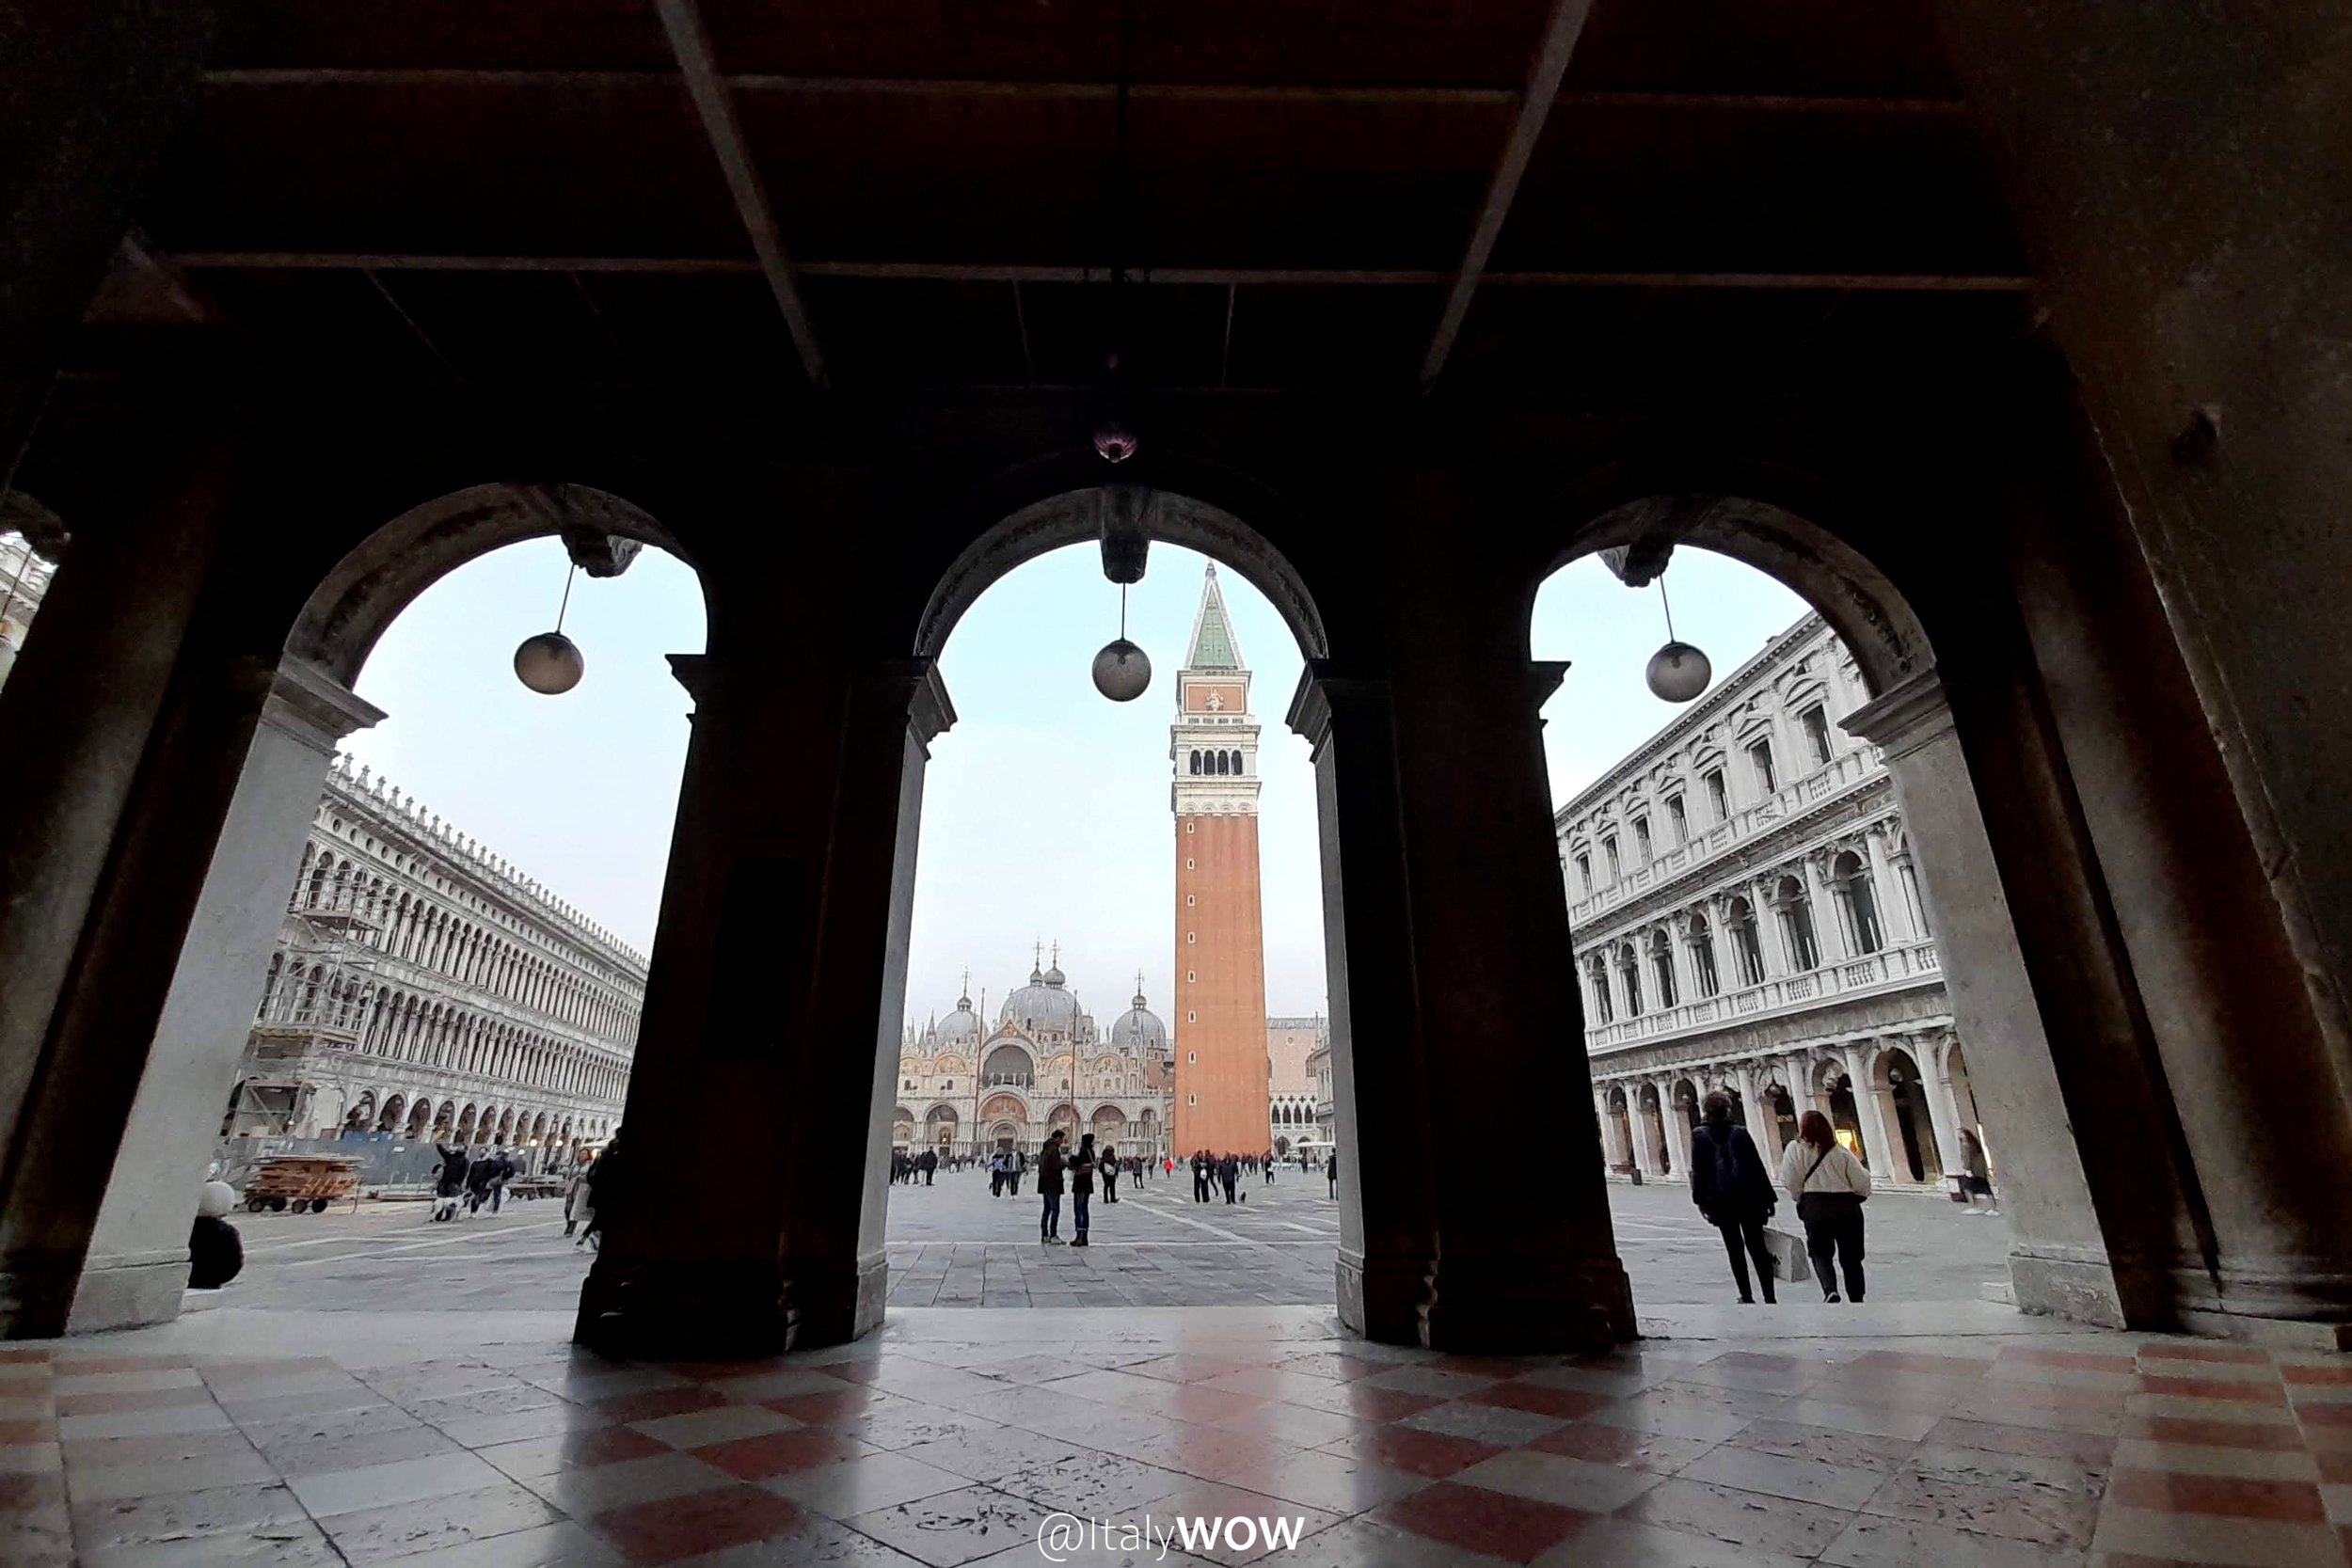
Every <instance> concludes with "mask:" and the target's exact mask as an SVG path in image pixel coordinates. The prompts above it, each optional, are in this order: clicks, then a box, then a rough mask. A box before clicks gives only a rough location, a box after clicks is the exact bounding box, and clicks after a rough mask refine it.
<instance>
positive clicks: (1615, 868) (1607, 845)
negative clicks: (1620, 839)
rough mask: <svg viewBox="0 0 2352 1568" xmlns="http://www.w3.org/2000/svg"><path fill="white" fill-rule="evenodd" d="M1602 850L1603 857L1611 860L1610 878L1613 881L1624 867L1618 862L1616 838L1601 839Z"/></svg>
mask: <svg viewBox="0 0 2352 1568" xmlns="http://www.w3.org/2000/svg"><path fill="white" fill-rule="evenodd" d="M1600 852H1601V855H1602V856H1603V858H1605V859H1606V860H1607V861H1608V862H1609V879H1610V880H1611V881H1615V880H1616V879H1617V878H1618V876H1619V874H1620V872H1621V870H1622V867H1620V866H1619V865H1618V864H1617V841H1616V840H1615V839H1614V838H1604V839H1602V840H1601V841H1600Z"/></svg>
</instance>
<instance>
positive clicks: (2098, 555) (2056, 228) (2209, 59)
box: [1939, 0, 2352, 1338]
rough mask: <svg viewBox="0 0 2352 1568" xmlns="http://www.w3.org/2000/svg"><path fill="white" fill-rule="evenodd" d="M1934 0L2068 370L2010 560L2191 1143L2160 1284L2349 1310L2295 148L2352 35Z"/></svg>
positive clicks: (2350, 271) (2348, 954) (2302, 162)
mask: <svg viewBox="0 0 2352 1568" xmlns="http://www.w3.org/2000/svg"><path fill="white" fill-rule="evenodd" d="M1941 9H1942V11H1943V13H1944V18H1943V21H1944V28H1943V31H1944V33H1945V35H1946V37H1947V40H1948V42H1949V46H1950V52H1951V55H1952V57H1953V64H1954V67H1955V70H1956V71H1959V72H1960V74H1961V76H1962V79H1963V84H1964V86H1965V87H1966V89H1967V97H1968V99H1969V102H1970V103H1971V104H1972V106H1973V107H1974V108H1975V111H1976V112H1977V113H1978V114H1979V117H1980V119H1981V122H1982V124H1983V126H1984V129H1985V133H1986V142H1987V147H1988V150H1989V151H1990V152H1991V153H1992V154H1993V157H1994V164H1995V166H1996V168H1997V169H1998V170H1999V171H2000V172H2001V173H2002V175H2003V176H2004V177H2005V178H2004V181H2003V183H2004V184H2005V186H2006V188H2007V196H2008V205H2009V207H2010V210H2011V211H2012V213H2013V214H2015V216H2016V219H2017V223H2018V230H2019V233H2020V236H2021V239H2022V240H2023V242H2024V243H2025V245H2026V247H2027V249H2028V252H2029V254H2030V255H2031V257H2032V260H2033V262H2034V271H2035V274H2036V276H2037V277H2038V278H2040V279H2041V280H2042V283H2043V284H2044V285H2045V287H2046V288H2047V290H2048V292H2049V298H2050V299H2051V301H2052V303H2053V307H2054V309H2052V311H2051V314H2050V318H2049V321H2048V323H2047V335H2048V336H2049V337H2050V339H2051V340H2052V341H2053V342H2054V344H2055V345H2056V346H2057V347H2058V348H2059V349H2060V350H2062V352H2063V354H2064V356H2065V361H2066V366H2067V369H2068V370H2069V372H2072V374H2073V375H2074V376H2075V377H2078V378H2079V381H2078V383H2077V384H2076V385H2074V386H2072V387H2069V388H2066V393H2067V396H2068V397H2069V398H2070V399H2072V400H2076V401H2078V403H2079V410H2080V417H2079V418H2078V419H2076V420H2074V421H2073V425H2074V428H2073V430H2072V431H2071V432H2070V433H2069V436H2068V439H2069V441H2070V442H2071V443H2072V444H2073V445H2074V449H2075V450H2074V451H2073V452H2072V453H2071V454H2068V455H2067V456H2066V457H2065V458H2064V459H2063V461H2064V462H2065V464H2066V466H2067V469H2068V471H2070V472H2071V473H2072V474H2073V475H2074V476H2075V478H2076V480H2077V482H2078V486H2077V488H2076V490H2075V493H2074V494H2065V493H2059V494H2058V495H2057V496H2056V497H2054V498H2053V499H2055V501H2056V506H2055V507H2050V508H2044V509H2042V510H2041V512H2040V515H2020V517H2019V519H2018V522H2019V525H2020V526H2018V527H2017V528H2015V529H2014V531H2013V533H2012V538H2013V543H2012V544H2011V546H2010V547H2011V549H2012V551H2013V555H2012V560H2013V562H2014V564H2013V566H2012V572H2013V574H2014V575H2015V576H2016V577H2017V578H2019V580H2020V582H2021V585H2022V586H2021V592H2020V598H2021V602H2022V608H2023V609H2024V611H2025V614H2026V620H2027V623H2028V625H2029V626H2030V628H2031V636H2032V639H2033V641H2034V645H2035V646H2034V653H2035V657H2036V660H2037V663H2038V664H2039V665H2040V667H2041V668H2042V669H2044V670H2047V671H2049V672H2050V674H2049V677H2048V680H2047V686H2048V690H2049V696H2050V706H2051V711H2052V719H2053V721H2054V723H2055V725H2056V726H2057V728H2058V730H2059V732H2060V733H2061V734H2062V735H2063V736H2065V746H2066V751H2067V753H2068V758H2069V762H2070V765H2071V767H2072V768H2073V769H2074V777H2076V778H2079V779H2081V780H2082V781H2083V784H2082V786H2081V792H2080V793H2081V805H2082V809H2083V812H2084V815H2085V817H2086V818H2087V826H2088V832H2090V835H2091V836H2092V837H2093V838H2095V840H2096V841H2097V843H2098V846H2099V860H2100V863H2101V864H2102V865H2103V866H2105V867H2106V868H2107V871H2106V876H2107V879H2108V880H2109V881H2110V882H2111V883H2113V884H2115V886H2114V889H2113V892H2114V897H2113V911H2114V919H2115V922H2116V924H2117V925H2118V927H2120V928H2121V931H2122V937H2123V940H2124V941H2125V942H2127V943H2128V945H2129V948H2130V951H2131V956H2132V959H2133V964H2132V973H2133V974H2134V975H2135V976H2137V979H2138V982H2139V989H2140V991H2141V993H2142V995H2141V997H2140V1001H2141V1002H2142V1003H2143V1005H2144V1015H2145V1018H2146V1020H2147V1028H2148V1030H2149V1032H2150V1033H2151V1034H2152V1035H2153V1037H2154V1039H2155V1040H2156V1041H2157V1043H2158V1045H2159V1048H2160V1050H2161V1053H2162V1068H2163V1072H2164V1077H2165V1080H2166V1082H2167V1085H2169V1089H2170V1091H2171V1093H2170V1101H2171V1106H2170V1108H2171V1109H2173V1110H2176V1111H2177V1119H2178V1128H2177V1138H2178V1140H2179V1142H2180V1143H2182V1144H2184V1145H2185V1147H2186V1148H2188V1150H2189V1151H2190V1152H2191V1156H2192V1158H2193V1164H2194V1166H2195V1171H2194V1182H2193V1188H2192V1190H2191V1191H2190V1192H2189V1193H2188V1194H2187V1195H2186V1196H2187V1197H2188V1199H2189V1202H2190V1206H2191V1207H2192V1208H2193V1209H2195V1208H2201V1210H2202V1213H2201V1214H2200V1215H2197V1216H2195V1218H2194V1222H2193V1225H2192V1228H2193V1229H2194V1230H2196V1231H2197V1232H2198V1235H2197V1239H2196V1241H2195V1243H2194V1255H2193V1256H2192V1257H2191V1258H2189V1259H2185V1260H2184V1264H2183V1266H2182V1267H2180V1268H2179V1269H2178V1270H2177V1271H2176V1274H2175V1276H2174V1278H2173V1280H2172V1284H2173V1286H2174V1288H2175V1291H2176V1292H2177V1294H2178V1296H2179V1297H2180V1299H2181V1301H2182V1302H2183V1303H2184V1305H2185V1309H2187V1310H2191V1311H2197V1310H2203V1309H2206V1308H2208V1307H2210V1308H2211V1309H2214V1310H2217V1311H2220V1312H2223V1313H2226V1314H2229V1315H2232V1316H2237V1315H2244V1316H2247V1317H2252V1318H2260V1319H2267V1320H2289V1321H2295V1320H2300V1321H2304V1322H2307V1323H2312V1324H2314V1325H2326V1326H2327V1328H2328V1329H2331V1330H2332V1331H2333V1333H2334V1335H2335V1336H2344V1335H2346V1334H2352V1326H2348V1325H2352V1212H2347V1206H2346V1205H2345V1204H2344V1202H2342V1201H2341V1196H2340V1194H2339V1193H2337V1192H2334V1191H2328V1192H2327V1193H2325V1195H2324V1196H2323V1195H2322V1193H2321V1192H2320V1191H2319V1190H2318V1189H2316V1188H2315V1187H2314V1185H2313V1183H2312V1181H2311V1180H2310V1173H2311V1172H2312V1171H2314V1170H2342V1169H2344V1167H2345V1166H2346V1164H2347V1163H2352V1096H2347V1094H2346V1093H2345V1090H2344V1085H2346V1084H2352V1021H2348V1018H2352V1004H2348V1003H2347V996H2352V878H2347V877H2346V876H2345V875H2344V867H2345V866H2346V865H2347V864H2352V817H2347V814H2345V813H2344V811H2343V810H2342V808H2341V800H2342V794H2343V781H2344V779H2345V778H2346V776H2347V775H2352V736H2347V734H2346V732H2345V729H2344V726H2343V725H2342V724H2341V723H2338V722H2335V721H2333V718H2332V713H2331V712H2330V708H2331V705H2332V703H2331V698H2328V697H2322V696H2320V695H2319V694H2321V693H2330V694H2332V693H2335V692H2338V691H2340V690H2342V689H2343V688H2344V680H2345V672H2346V671H2347V670H2348V669H2352V620H2347V618H2346V617H2345V616H2344V613H2343V609H2342V604H2341V595H2340V594H2338V593H2337V592H2336V585H2338V584H2340V583H2342V582H2344V580H2346V578H2347V574H2352V539H2348V538H2347V536H2346V531H2345V529H2344V526H2343V525H2344V515H2343V514H2344V508H2343V497H2344V495H2345V493H2346V491H2347V487H2352V450H2347V448H2346V446H2345V444H2344V442H2343V441H2342V440H2341V439H2336V438H2331V435H2330V433H2339V432H2342V431H2343V430H2344V429H2346V428H2352V380H2347V377H2346V376H2345V374H2344V347H2343V339H2344V334H2343V331H2342V310H2341V308H2340V302H2341V301H2342V300H2343V299H2344V298H2345V297H2347V296H2348V295H2352V257H2347V256H2346V254H2345V251H2344V246H2343V245H2340V244H2338V243H2336V236H2335V235H2333V234H2331V233H2330V228H2331V226H2330V224H2329V222H2328V219H2327V217H2326V216H2325V214H2328V213H2329V212H2331V211H2333V210H2335V204H2336V203H2338V202H2339V201H2340V198H2341V190H2340V183H2339V182H2338V180H2337V171H2336V170H2335V168H2334V167H2333V166H2331V163H2330V161H2329V160H2327V159H2321V160H2318V161H2316V162H2314V161H2312V160H2311V159H2309V158H2308V157H2307V156H2305V155H2304V153H2305V150H2306V149H2308V148H2310V147H2312V146H2314V145H2320V144H2319V143H2315V142H2313V141H2312V140H2311V139H2310V138H2312V136H2314V135H2320V136H2324V135H2327V132H2326V130H2325V127H2326V126H2328V125H2329V124H2331V123H2333V122H2334V121H2335V120H2336V119H2338V118H2339V116H2340V106H2341V103H2342V98H2343V90H2342V88H2343V84H2344V80H2345V75H2346V71H2347V69H2352V43H2347V40H2346V38H2345V34H2344V28H2343V26H2342V25H2341V18H2340V17H2338V16H2336V15H2334V14H2332V13H2330V14H2328V15H2326V16H2324V17H2322V18H2316V19H2313V18H2307V17H2304V16H2301V15H2297V14H2295V13H2292V12H2289V13H2284V14H2282V16H2281V18H2280V25H2256V26H2248V25H2246V24H2245V19H2244V18H2243V17H2242V16H2240V15H2238V14H2235V13H2230V12H2219V11H2215V10H2213V9H2211V8H2202V7H2199V6H2196V5H2190V4H2185V3H2182V0H2151V3H2147V4H2137V3H2126V0H2084V3H2081V4H2069V5H2047V4H2044V5H2034V6H2028V7H2026V8H2023V9H2021V10H2018V11H2015V12H2013V13H2011V14H2007V15H2003V14H1999V13H1998V12H1997V11H1996V10H1995V8H1987V7H1972V6H1964V5H1959V4H1947V5H1946V6H1944V7H1942V8H1941ZM2053 422H2054V423H2055V422H2056V421H2053ZM2058 509H2063V520H2062V523H2060V525H2059V526H2058V527H2056V528H2054V527H2053V526H2052V523H2053V521H2054V520H2055V519H2054V518H2053V517H2052V516H2051V515H2050V514H2051V512H2052V511H2056V510H2058ZM2119 568H2120V569H2119ZM1947 662H1948V661H1947ZM1955 701H1956V702H1957V701H1958V698H1957V696H1956V698H1955ZM2019 903H2020V906H2021V907H2022V906H2023V903H2024V900H2023V899H2020V900H2019ZM1940 914H1941V909H1940V906H1939V917H1940ZM1963 1033H1964V1034H1965V1036H1966V1037H1967V1039H1968V1041H1969V1046H1970V1050H1971V1052H1972V1056H1971V1062H1972V1066H1973V1065H1975V1064H1976V1055H1975V1053H1976V1048H1977V1046H1978V1044H1979V1040H1978V1037H1977V1035H1976V1034H1975V1032H1974V1031H1973V1030H1964V1031H1963ZM2321 1085H2325V1087H2324V1088H2322V1087H2320V1086H2321ZM2282 1105H2293V1106H2295V1107H2296V1110H2297V1113H2298V1114H2297V1115H2296V1117H2295V1118H2294V1121H2293V1125H2292V1130H2291V1132H2289V1131H2285V1130H2283V1129H2282V1128H2281V1126H2280V1122H2279V1119H2278V1117H2279V1108H2280V1106H2282ZM1990 1109H1991V1108H1990V1106H1989V1105H1988V1112H1989V1111H1990ZM1988 1121H1989V1122H1990V1123H1991V1124H1992V1125H1993V1126H1994V1128H1995V1130H1996V1134H1997V1136H1998V1138H1999V1141H2000V1145H2001V1148H2002V1151H2003V1164H2004V1172H2003V1174H2004V1180H2005V1184H2009V1183H2010V1179H2011V1178H2012V1177H2013V1176H2014V1175H2016V1174H2017V1173H2015V1172H2013V1171H2012V1169H2011V1165H2012V1163H2013V1159H2014V1157H2015V1155H2016V1153H2017V1152H2018V1151H2017V1148H2016V1145H2017V1139H2016V1138H2014V1137H2013V1136H2012V1135H2011V1134H2010V1132H2009V1131H2008V1130H2007V1128H2006V1127H2005V1126H2003V1124H2002V1123H2001V1122H2000V1121H1999V1120H1998V1119H1997V1118H1994V1117H1991V1116H1990V1115H1988ZM2157 1125H2160V1124H2157ZM2172 1185H2173V1183H2172V1182H2170V1181H2168V1182H2167V1183H2166V1187H2167V1188H2168V1189H2169V1188H2170V1187H2171V1186H2172ZM2161 1196H2165V1197H2169V1196H2171V1195H2170V1193H2169V1191H2167V1192H2166V1193H2164V1194H2162V1195H2161ZM2004 1207H2005V1208H2007V1207H2008V1205H2007V1204H2006V1203H2005V1204H2004ZM2012 1212H2013V1211H2012ZM2200 1293H2203V1294H2205V1295H2207V1296H2210V1297H2212V1298H2214V1299H2212V1300H2210V1301H2207V1302H2204V1303H2199V1302H2198V1301H2197V1300H2196V1297H2197V1296H2198V1295H2199V1294H2200ZM2311 1332H2312V1334H2313V1335H2314V1336H2315V1337H2318V1338H2328V1337H2330V1336H2329V1335H2328V1333H2327V1332H2325V1331H2323V1330H2322V1329H2321V1328H2319V1327H2316V1326H2315V1327H2314V1328H2313V1329H2312V1331H2311Z"/></svg>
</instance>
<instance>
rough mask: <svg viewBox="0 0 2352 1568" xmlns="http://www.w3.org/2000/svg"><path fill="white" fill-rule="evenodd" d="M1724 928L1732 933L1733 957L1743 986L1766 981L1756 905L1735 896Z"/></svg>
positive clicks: (1755, 984)
mask: <svg viewBox="0 0 2352 1568" xmlns="http://www.w3.org/2000/svg"><path fill="white" fill-rule="evenodd" d="M1724 928H1725V929H1727V930H1728V931H1730V933H1731V957H1732V961H1733V966H1734V968H1735V969H1736V970H1737V971H1738V974H1739V979H1740V984H1741V985H1743V986H1760V985H1762V984H1763V983H1764V939H1763V937H1762V936H1761V935H1760V934H1758V932H1757V931H1756V907H1755V906H1754V905H1752V904H1750V903H1749V902H1748V901H1747V900H1746V899H1744V898H1734V899H1733V900H1732V901H1731V909H1730V911H1729V912H1728V913H1727V914H1725V915H1724Z"/></svg>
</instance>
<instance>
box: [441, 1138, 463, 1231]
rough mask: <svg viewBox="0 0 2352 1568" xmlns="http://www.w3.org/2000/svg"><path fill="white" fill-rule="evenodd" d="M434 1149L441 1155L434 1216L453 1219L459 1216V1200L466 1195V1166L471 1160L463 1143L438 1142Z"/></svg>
mask: <svg viewBox="0 0 2352 1568" xmlns="http://www.w3.org/2000/svg"><path fill="white" fill-rule="evenodd" d="M433 1149H434V1152H435V1153H437V1154H438V1155H439V1156H440V1157H441V1163H440V1164H439V1166H438V1167H437V1168H436V1170H435V1172H434V1179H433V1217H434V1218H435V1219H437V1220H453V1219H455V1218H456V1217H457V1204H458V1200H459V1199H461V1198H462V1197H464V1196H466V1167H467V1165H468V1164H470V1162H469V1161H468V1160H467V1158H466V1148H465V1146H464V1145H463V1144H455V1145H452V1144H442V1143H437V1144H435V1145H434V1146H433Z"/></svg>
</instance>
